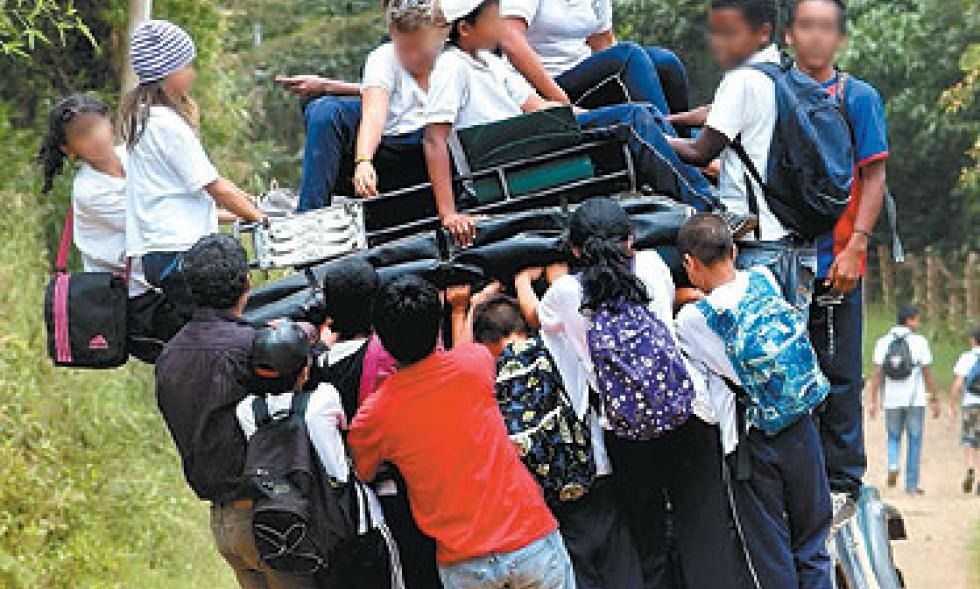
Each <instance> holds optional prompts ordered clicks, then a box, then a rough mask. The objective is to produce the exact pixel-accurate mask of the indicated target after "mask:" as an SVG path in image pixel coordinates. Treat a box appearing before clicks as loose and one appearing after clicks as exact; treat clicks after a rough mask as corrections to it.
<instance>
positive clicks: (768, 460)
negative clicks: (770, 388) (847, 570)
mask: <svg viewBox="0 0 980 589" xmlns="http://www.w3.org/2000/svg"><path fill="white" fill-rule="evenodd" d="M745 443H747V444H749V448H750V451H751V457H752V461H751V462H752V476H751V478H750V479H749V480H747V481H738V480H733V481H732V482H731V486H732V495H733V497H734V505H735V519H736V520H737V521H738V523H739V527H740V529H741V535H742V540H743V542H744V545H745V548H746V551H747V553H748V557H749V561H750V562H749V568H750V574H752V575H753V576H754V577H755V579H756V581H757V585H758V587H761V588H762V589H797V588H799V589H832V588H833V586H834V585H833V580H832V577H831V571H832V568H831V560H830V554H829V553H828V552H827V544H826V542H827V536H828V534H829V533H830V522H831V519H832V513H831V511H832V509H831V504H830V489H829V487H828V485H827V471H826V468H825V466H824V460H823V451H822V449H821V447H820V435H819V433H818V432H817V426H816V424H815V422H814V419H813V418H812V417H810V416H809V415H808V416H806V417H803V418H802V419H800V420H799V421H797V422H796V423H794V424H793V425H792V426H790V427H789V428H787V429H786V430H784V431H782V432H780V433H779V434H777V435H775V436H767V435H765V434H763V433H762V432H761V431H760V430H758V429H755V428H752V430H751V431H750V432H749V435H748V438H747V440H746V442H745ZM728 460H729V466H730V467H731V469H730V470H731V471H732V472H734V467H735V465H734V456H733V455H731V456H729V457H728Z"/></svg>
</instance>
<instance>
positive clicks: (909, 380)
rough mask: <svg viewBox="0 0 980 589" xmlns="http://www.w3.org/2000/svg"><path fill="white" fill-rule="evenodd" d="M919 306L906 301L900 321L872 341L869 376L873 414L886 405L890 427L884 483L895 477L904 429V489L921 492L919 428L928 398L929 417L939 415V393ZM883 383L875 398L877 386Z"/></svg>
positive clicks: (922, 423)
mask: <svg viewBox="0 0 980 589" xmlns="http://www.w3.org/2000/svg"><path fill="white" fill-rule="evenodd" d="M919 319H920V317H919V310H918V308H916V307H915V306H914V305H906V306H904V307H902V308H901V309H899V311H898V325H896V326H895V327H892V328H891V330H889V332H888V333H887V334H885V335H884V336H882V337H881V338H880V339H879V340H878V342H877V343H876V344H875V349H874V356H873V362H874V365H875V371H874V375H873V376H872V377H871V407H870V413H871V418H872V419H873V418H874V417H875V415H877V413H878V409H879V407H884V409H885V429H886V430H887V432H888V486H889V487H894V486H895V485H896V484H897V482H898V472H899V467H898V456H899V452H900V448H901V444H902V434H903V433H905V435H906V436H907V438H908V448H907V451H906V460H905V492H906V493H909V494H911V495H921V494H923V490H922V489H921V488H920V487H919V460H920V457H921V455H922V433H923V430H924V427H925V413H926V404H927V401H928V405H929V406H930V407H931V412H932V416H933V418H934V419H935V418H937V417H939V398H938V397H937V396H936V390H937V389H936V385H935V382H934V381H933V378H932V371H931V370H930V366H931V365H932V350H930V349H929V342H928V340H926V338H925V337H923V336H922V335H920V334H919V333H917V332H918V331H919V325H920V321H919ZM882 389H884V394H883V395H882V397H883V399H882V402H881V403H880V404H879V392H880V391H881V390H882Z"/></svg>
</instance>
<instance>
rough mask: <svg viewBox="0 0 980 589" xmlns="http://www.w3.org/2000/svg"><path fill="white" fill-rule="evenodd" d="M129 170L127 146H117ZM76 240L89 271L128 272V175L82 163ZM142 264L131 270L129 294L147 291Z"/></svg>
mask: <svg viewBox="0 0 980 589" xmlns="http://www.w3.org/2000/svg"><path fill="white" fill-rule="evenodd" d="M116 154H117V155H118V156H119V161H120V162H122V165H123V169H126V148H125V147H124V146H121V145H120V146H117V147H116ZM71 201H72V210H73V215H74V241H75V247H77V248H78V251H79V253H80V254H81V257H82V268H83V269H84V270H85V271H86V272H116V273H124V272H125V271H126V178H117V177H115V176H110V175H108V174H104V173H102V172H100V171H99V170H96V169H95V168H93V167H92V166H90V165H89V164H87V163H84V162H83V163H82V165H81V166H80V167H79V168H78V172H76V173H75V179H74V181H73V183H72V192H71ZM147 288H148V285H147V284H146V279H145V278H144V277H143V265H142V264H141V263H140V261H139V260H134V261H133V264H132V268H131V269H130V282H129V296H131V297H135V296H139V295H141V294H143V293H144V292H146V290H147Z"/></svg>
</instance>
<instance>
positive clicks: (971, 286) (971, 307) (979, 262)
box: [963, 252, 980, 321]
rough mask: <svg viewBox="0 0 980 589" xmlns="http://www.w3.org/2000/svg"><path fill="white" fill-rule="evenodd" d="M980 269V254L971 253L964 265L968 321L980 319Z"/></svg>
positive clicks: (964, 287) (964, 288)
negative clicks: (978, 274) (979, 282)
mask: <svg viewBox="0 0 980 589" xmlns="http://www.w3.org/2000/svg"><path fill="white" fill-rule="evenodd" d="M978 268H980V254H977V252H970V253H969V254H967V256H966V263H965V264H964V265H963V291H964V297H965V307H966V319H967V321H976V320H977V319H978V318H980V292H978V287H980V285H978V284H977V282H978V280H977V270H978Z"/></svg>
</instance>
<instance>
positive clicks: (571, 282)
mask: <svg viewBox="0 0 980 589" xmlns="http://www.w3.org/2000/svg"><path fill="white" fill-rule="evenodd" d="M635 269H636V270H635V271H636V276H637V278H639V279H640V281H641V282H642V283H643V284H644V286H646V288H647V293H648V294H649V295H650V299H651V300H650V310H651V311H653V312H654V314H656V316H657V317H658V318H659V319H660V320H661V321H663V322H664V324H665V325H666V326H667V328H668V329H669V330H670V331H671V333H673V330H674V321H673V306H674V282H673V279H672V278H671V274H670V268H668V267H667V264H665V263H664V261H663V259H661V257H660V255H659V254H658V253H657V252H656V251H653V250H650V251H643V252H638V253H637V254H636V262H635ZM582 296H583V293H582V284H581V282H580V281H579V279H578V277H577V276H573V275H566V276H562V277H561V278H559V279H558V280H556V281H555V282H554V284H552V285H551V287H549V288H548V292H546V293H545V295H544V298H542V300H541V304H540V305H539V306H538V319H539V320H540V321H541V339H542V340H543V341H544V344H545V346H546V347H547V348H548V351H549V352H551V355H552V357H554V359H555V365H556V366H557V368H558V372H559V373H560V374H561V377H562V380H563V381H564V384H565V389H566V390H567V391H568V395H569V399H570V400H571V402H572V406H573V407H574V409H575V411H576V413H578V415H579V416H580V417H581V416H584V415H585V414H586V412H587V411H589V410H590V406H589V389H590V387H591V388H592V389H594V390H598V386H597V385H596V380H595V372H594V371H593V368H592V356H591V355H590V354H589V344H588V340H587V335H588V330H589V321H588V319H587V318H586V317H585V316H584V315H582V313H581V311H579V309H580V308H581V306H582ZM692 375H693V376H694V378H693V380H694V384H695V389H696V390H697V392H698V397H697V398H696V400H695V414H697V415H698V417H700V418H701V419H703V420H704V421H706V422H708V423H714V422H715V421H714V416H713V414H712V413H711V411H710V407H708V406H707V404H706V403H705V402H704V398H703V395H702V392H703V388H701V387H699V385H700V384H703V381H701V380H700V379H698V378H697V375H696V374H693V371H692ZM591 424H592V449H593V453H594V454H595V459H596V472H597V474H599V475H606V474H609V473H611V472H612V465H611V464H610V462H609V457H608V455H607V454H606V445H605V441H604V440H603V433H602V424H601V423H600V420H599V419H598V418H597V417H596V416H595V415H594V414H593V416H592V419H591Z"/></svg>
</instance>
